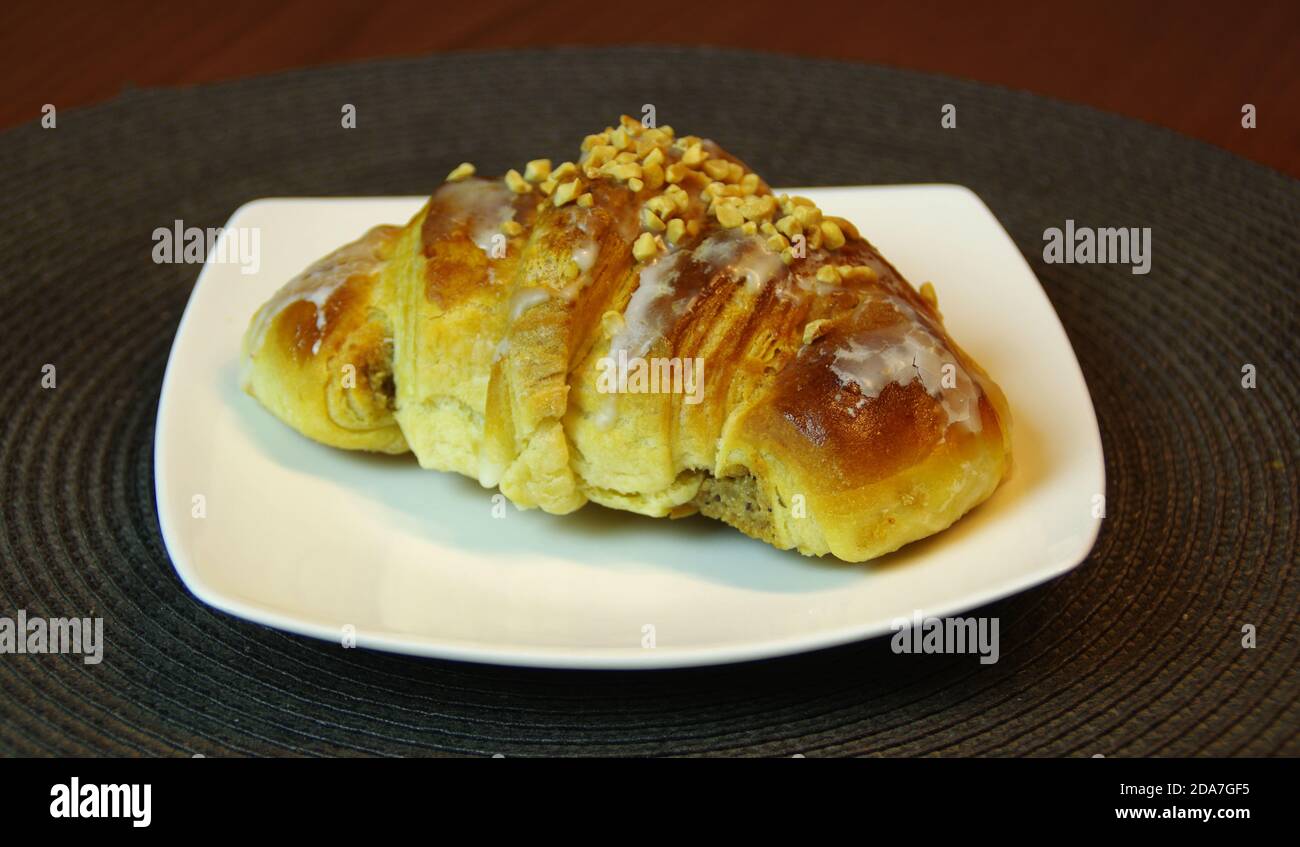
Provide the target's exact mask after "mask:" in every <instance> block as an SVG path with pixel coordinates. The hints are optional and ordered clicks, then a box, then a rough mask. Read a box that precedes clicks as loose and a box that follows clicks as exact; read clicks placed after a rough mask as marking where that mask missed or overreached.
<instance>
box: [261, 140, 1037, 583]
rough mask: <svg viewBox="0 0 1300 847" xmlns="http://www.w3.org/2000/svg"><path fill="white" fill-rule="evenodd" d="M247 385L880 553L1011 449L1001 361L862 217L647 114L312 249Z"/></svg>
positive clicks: (962, 500) (489, 471)
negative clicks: (776, 182) (314, 258)
mask: <svg viewBox="0 0 1300 847" xmlns="http://www.w3.org/2000/svg"><path fill="white" fill-rule="evenodd" d="M243 366H244V367H243V382H244V388H245V390H247V391H248V392H249V393H250V394H252V395H253V396H254V397H256V398H257V399H258V400H259V401H260V402H261V403H262V404H263V405H264V406H266V408H268V409H269V410H270V411H271V412H272V413H274V414H275V415H276V416H277V417H279V418H280V419H281V420H283V421H284V422H285V423H287V424H288V425H290V426H291V427H293V428H295V429H297V430H298V431H299V432H301V433H302V434H304V435H306V436H308V437H309V438H313V439H315V440H317V441H320V442H322V443H324V444H328V445H332V446H335V447H342V448H346V449H354V450H373V451H379V452H384V453H403V452H405V451H407V450H410V451H411V452H413V453H414V454H415V456H416V458H417V459H418V460H419V463H420V465H421V466H423V467H426V468H433V469H437V470H443V471H456V472H457V473H461V474H464V475H466V476H469V477H472V478H474V479H477V480H478V481H479V482H480V483H481V484H482V485H484V486H488V487H494V486H495V487H499V488H500V490H501V492H502V493H503V494H505V495H506V496H507V497H508V498H510V500H511V501H513V502H514V503H515V505H517V506H519V507H520V508H534V507H535V508H540V509H544V510H545V511H547V512H551V513H555V514H564V513H567V512H571V511H573V510H575V509H578V508H580V507H582V506H583V505H584V504H586V503H587V502H588V501H594V502H596V503H599V504H601V505H604V506H608V507H610V508H615V509H625V510H628V511H632V512H637V513H640V514H644V515H651V516H656V517H662V516H668V517H674V518H675V517H682V516H685V515H690V514H693V513H696V512H698V513H701V514H704V515H706V516H709V517H713V518H718V519H720V520H722V521H725V522H726V523H729V524H731V525H732V526H734V527H736V528H737V529H739V530H741V531H742V532H744V533H746V534H747V535H750V536H753V537H754V538H758V539H762V540H763V541H766V542H768V543H770V544H773V545H775V546H777V547H779V548H782V549H791V548H794V549H797V550H799V551H800V552H801V553H804V554H806V555H823V554H826V553H830V554H833V555H834V556H836V557H838V558H840V559H843V560H845V561H850V562H858V561H863V560H866V559H871V558H873V557H876V556H879V555H881V554H884V553H887V552H890V551H892V550H895V549H897V548H898V547H900V546H902V545H903V544H906V543H907V542H909V541H913V540H915V539H918V538H922V537H924V536H927V535H930V534H932V533H935V532H938V531H940V530H942V529H944V528H946V527H948V526H949V525H951V524H952V523H953V522H954V521H955V520H957V519H958V518H959V517H961V516H962V515H963V514H964V513H966V512H967V511H969V510H970V509H972V508H973V507H974V506H976V505H977V504H979V503H980V502H981V501H983V500H984V499H986V498H987V497H988V496H989V495H990V494H991V493H992V492H993V491H994V489H995V488H996V487H997V486H998V484H999V482H1000V481H1001V480H1002V479H1003V477H1004V476H1005V475H1006V473H1007V472H1008V470H1009V467H1010V460H1011V452H1010V449H1011V445H1010V428H1009V427H1010V414H1009V411H1008V409H1007V404H1006V400H1005V399H1004V397H1003V395H1002V392H1001V391H1000V390H999V389H998V387H997V385H995V384H994V383H993V381H992V380H991V379H990V378H989V377H988V375H987V374H986V373H985V372H984V371H983V370H982V369H981V368H980V367H979V366H978V365H977V364H975V362H974V361H973V360H972V359H971V358H970V357H969V356H968V355H966V354H965V353H964V352H963V351H962V350H961V349H960V348H959V347H958V346H957V345H956V344H955V343H953V341H952V340H951V339H950V338H949V337H948V335H947V333H946V332H945V331H944V328H943V324H942V321H941V318H940V314H939V311H938V308H937V302H936V299H935V296H934V292H933V288H932V287H931V286H929V284H928V283H927V284H926V285H925V286H923V287H922V290H921V292H920V293H918V292H917V291H916V290H914V289H913V288H912V287H911V286H910V285H909V284H908V283H907V282H906V281H905V280H904V279H903V278H902V277H901V276H900V275H899V274H898V272H897V271H896V270H895V269H894V268H893V267H892V266H891V265H890V264H889V263H888V262H886V261H885V260H884V259H883V258H882V257H881V256H880V254H879V253H878V252H877V251H876V250H875V248H873V247H872V246H871V245H870V244H869V243H868V242H867V241H866V240H865V239H863V238H862V237H861V236H860V235H859V234H858V232H857V230H856V229H855V228H854V227H853V225H852V224H850V223H849V222H848V221H846V220H843V219H841V218H836V217H830V216H827V215H823V214H822V213H821V211H820V210H819V209H818V208H817V207H816V206H815V205H814V204H813V203H812V202H810V201H808V200H806V199H804V198H800V197H787V196H785V195H780V196H777V195H774V194H773V193H772V191H771V190H770V189H769V188H768V186H767V185H766V184H765V183H764V182H763V181H762V180H761V179H760V178H759V177H758V176H757V175H756V174H754V173H753V172H752V171H750V170H749V169H748V168H747V167H746V166H745V165H744V164H743V163H742V162H740V161H739V160H737V159H736V158H735V157H733V156H731V155H730V154H728V153H727V152H726V151H724V150H723V149H722V148H720V147H719V146H718V145H716V144H714V143H713V142H711V141H707V140H703V139H700V138H695V137H692V136H682V137H678V136H676V135H675V134H674V132H673V130H672V129H671V128H670V127H667V126H664V127H657V128H654V127H651V128H646V127H643V126H642V125H641V123H639V122H638V121H636V120H634V119H632V118H629V117H626V116H625V117H624V118H622V119H621V120H620V122H619V124H618V126H617V127H614V128H610V129H606V130H605V131H604V132H601V133H598V134H595V135H590V136H587V138H586V139H585V140H584V141H583V143H582V153H581V156H580V157H579V158H578V159H577V161H575V162H564V163H563V164H561V165H559V166H558V167H554V168H552V167H551V163H550V161H549V160H546V159H538V160H535V161H532V162H529V163H528V164H527V167H526V168H525V170H524V172H523V173H522V174H521V173H519V172H518V171H515V170H511V171H508V172H507V173H506V175H505V177H504V179H492V180H488V179H482V178H479V177H476V176H474V169H473V167H472V166H471V165H468V164H465V165H461V166H460V167H458V168H456V170H454V171H452V173H451V174H450V175H449V176H448V178H447V181H446V182H445V183H444V184H443V185H442V186H440V187H439V188H438V189H437V190H436V191H435V192H434V193H433V195H432V196H431V197H430V198H429V201H428V202H427V203H426V204H425V205H424V207H423V208H422V209H421V210H420V211H419V213H417V214H416V215H415V217H414V218H412V219H411V220H410V222H408V223H407V224H406V225H405V226H403V227H396V226H379V227H376V228H375V229H372V230H370V231H369V232H368V233H366V234H365V235H363V236H362V237H361V238H360V239H359V240H357V241H355V242H353V243H351V244H348V245H346V246H344V247H341V248H340V249H338V250H337V251H335V252H334V253H331V254H330V255H329V256H326V257H325V258H323V259H321V260H320V261H318V262H316V263H315V264H314V265H312V266H311V267H309V268H307V270H305V271H304V272H303V273H302V274H301V275H299V276H298V277H297V278H295V279H294V280H292V281H290V282H289V283H288V284H287V285H286V286H285V287H284V288H283V289H282V290H281V291H280V292H279V293H277V294H276V295H275V296H274V297H273V298H272V299H271V300H270V301H269V302H268V303H266V304H265V305H264V306H263V307H262V308H261V309H260V310H259V311H258V312H257V314H256V315H254V316H253V319H252V322H251V324H250V326H249V328H248V330H247V332H246V334H245V337H244V344H243Z"/></svg>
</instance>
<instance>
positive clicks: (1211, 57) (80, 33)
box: [0, 0, 1300, 176]
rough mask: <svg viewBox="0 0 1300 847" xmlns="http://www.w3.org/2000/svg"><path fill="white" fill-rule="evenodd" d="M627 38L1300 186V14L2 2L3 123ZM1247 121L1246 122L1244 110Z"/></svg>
mask: <svg viewBox="0 0 1300 847" xmlns="http://www.w3.org/2000/svg"><path fill="white" fill-rule="evenodd" d="M635 42H656V43H678V44H715V45H720V46H730V47H747V48H754V49H762V50H778V51H783V52H789V53H797V54H804V55H812V56H822V57H829V58H839V59H853V60H858V61H863V62H873V63H879V64H885V65H894V66H898V67H905V68H912V69H918V70H925V71H933V72H938V73H943V74H949V75H953V76H958V77H966V78H970V79H975V80H980V81H982V82H991V83H997V84H1000V85H1005V86H1010V87H1013V88H1020V89H1025V90H1028V91H1032V92H1035V93H1038V94H1046V95H1049V96H1052V97H1058V98H1062V99H1065V100H1071V101H1075V102H1079V103H1086V104H1088V105H1091V106H1095V107H1097V108H1100V109H1105V110H1108V111H1112V112H1117V113H1119V114H1123V115H1128V116H1131V117H1135V118H1141V119H1143V120H1146V121H1150V122H1152V123H1155V124H1159V125H1162V126H1166V127H1169V128H1172V129H1175V130H1177V131H1179V132H1182V133H1185V134H1187V135H1190V136H1193V137H1195V138H1199V139H1202V140H1204V141H1208V142H1210V143H1212V144H1216V145H1218V146H1220V147H1223V148H1226V149H1228V150H1231V151H1232V152H1234V153H1237V154H1240V155H1242V156H1245V157H1247V158H1250V159H1254V160H1255V161H1257V162H1262V163H1264V164H1267V165H1270V166H1272V167H1274V168H1277V169H1279V170H1281V171H1284V172H1286V173H1288V174H1291V175H1292V176H1300V2H1297V0H1276V2H1235V3H1223V2H1170V1H1169V0H1164V1H1163V2H1147V3H1140V2H1132V0H1129V1H1128V2H1114V0H1094V2H1090V3H1086V4H1081V5H1075V4H1071V5H1070V6H1069V7H1066V6H1065V5H1064V4H1059V3H1041V2H1039V3H1018V2H1006V0H984V2H979V3H970V2H967V3H955V2H932V0H911V2H904V3H888V4H878V3H870V2H841V0H818V2H813V3H800V2H780V3H779V2H772V1H771V0H750V2H746V3H740V4H729V3H711V2H710V3H700V4H666V5H663V4H650V5H647V4H629V3H618V2H605V3H598V2H593V1H592V0H585V2H576V0H557V2H550V3H535V2H528V0H475V2H471V3H462V4H456V5H455V6H450V5H447V4H442V3H433V2H423V3H422V2H404V1H403V0H366V2H339V3H330V4H327V3H313V2H305V1H304V0H298V2H293V1H292V0H281V2H273V1H270V2H256V3H253V2H211V0H197V2H187V3H184V4H181V3H176V4H171V3H169V4H156V5H155V4H150V3H143V2H135V0H125V2H112V3H86V4H66V3H58V2H28V0H20V2H12V1H11V2H10V3H7V4H5V6H4V10H3V12H0V73H2V74H3V79H4V80H5V83H6V84H5V97H4V98H3V99H0V128H2V127H9V126H13V125H16V124H20V123H23V122H25V121H31V120H34V119H36V118H38V117H39V116H40V110H41V107H42V105H43V104H45V103H53V104H54V105H55V106H58V107H72V106H81V105H85V104H89V103H95V102H99V101H103V100H106V99H110V98H112V97H113V96H114V95H115V94H116V93H117V92H119V91H120V90H121V89H122V88H123V87H124V86H127V85H136V86H158V85H185V84H191V83H200V82H211V81H217V80H224V79H231V78H235V77H241V76H247V75H251V74H261V73H267V72H270V71H276V70H282V69H286V68H296V67H303V66H312V65H320V64H329V63H336V62H348V61H356V60H361V59H369V58H375V57H382V56H401V55H415V54H420V53H427V52H430V51H435V50H465V49H479V48H497V47H535V46H545V45H556V44H589V45H590V44H622V43H635ZM1246 103H1251V104H1254V105H1255V107H1256V109H1257V121H1258V126H1257V127H1256V128H1254V129H1246V128H1243V127H1242V122H1241V115H1242V107H1243V104H1246Z"/></svg>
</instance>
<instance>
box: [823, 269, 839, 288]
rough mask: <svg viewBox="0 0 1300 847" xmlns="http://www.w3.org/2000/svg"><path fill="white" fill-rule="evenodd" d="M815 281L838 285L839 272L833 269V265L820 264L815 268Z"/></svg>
mask: <svg viewBox="0 0 1300 847" xmlns="http://www.w3.org/2000/svg"><path fill="white" fill-rule="evenodd" d="M817 281H818V282H826V283H830V284H831V285H838V284H839V282H840V272H839V271H837V270H836V269H835V266H834V265H822V266H821V267H820V268H818V269H817Z"/></svg>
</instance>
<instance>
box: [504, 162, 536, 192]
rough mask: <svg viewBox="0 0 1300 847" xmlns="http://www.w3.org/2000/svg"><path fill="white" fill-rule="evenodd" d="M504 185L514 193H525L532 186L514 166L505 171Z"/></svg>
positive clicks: (531, 188) (530, 189)
mask: <svg viewBox="0 0 1300 847" xmlns="http://www.w3.org/2000/svg"><path fill="white" fill-rule="evenodd" d="M506 186H507V187H509V189H510V190H511V191H513V192H514V193H516V194H527V193H528V192H530V191H532V190H533V187H532V186H531V185H529V184H528V182H527V181H525V180H524V178H523V177H522V176H520V175H519V171H517V170H515V169H514V168H511V169H510V170H508V171H506Z"/></svg>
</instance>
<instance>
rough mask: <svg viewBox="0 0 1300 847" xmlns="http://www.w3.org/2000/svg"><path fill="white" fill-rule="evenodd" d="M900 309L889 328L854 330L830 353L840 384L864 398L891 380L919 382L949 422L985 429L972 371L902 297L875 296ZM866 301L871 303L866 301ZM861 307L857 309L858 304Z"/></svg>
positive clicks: (972, 429)
mask: <svg viewBox="0 0 1300 847" xmlns="http://www.w3.org/2000/svg"><path fill="white" fill-rule="evenodd" d="M876 296H877V297H879V298H881V299H884V300H885V301H887V302H888V303H889V305H890V306H892V307H893V309H894V311H895V312H897V313H898V316H899V319H898V320H897V321H896V322H894V323H892V324H889V325H888V326H883V327H879V328H877V329H873V330H868V331H865V332H859V333H856V334H854V335H853V336H852V337H850V338H849V339H848V343H847V344H846V345H845V346H844V347H841V348H839V349H838V350H836V351H835V353H834V358H833V361H832V363H831V372H832V373H833V374H835V376H836V377H838V378H839V380H840V382H841V383H842V384H844V385H850V384H852V385H855V386H857V388H858V390H859V391H860V392H861V394H862V397H863V398H864V400H863V401H862V402H860V403H859V404H858V408H860V407H861V406H862V405H865V400H866V399H868V398H872V397H877V396H879V395H880V392H881V391H883V390H884V388H885V386H886V385H889V384H890V383H898V384H899V385H908V384H910V383H911V382H912V381H914V380H920V382H921V386H922V387H923V388H924V389H925V391H926V393H927V394H929V395H930V396H931V397H933V398H935V399H936V400H938V401H939V402H940V404H941V405H942V406H943V410H944V413H945V414H946V415H947V416H948V423H949V425H953V424H956V425H959V426H962V427H965V428H966V429H968V430H970V431H972V432H979V431H980V430H981V429H982V428H983V421H982V420H981V419H980V413H979V391H978V389H977V388H976V386H975V383H974V381H973V380H971V378H970V375H969V374H968V373H966V371H965V369H964V368H963V367H962V366H961V364H960V363H959V362H958V361H957V360H956V358H955V357H953V356H952V355H951V354H950V353H949V352H948V351H947V349H946V348H945V347H944V346H943V344H942V343H941V342H940V341H939V338H938V337H937V336H936V335H935V334H934V333H933V332H931V331H930V329H929V328H928V327H927V326H926V324H925V323H924V322H923V321H922V319H921V318H920V316H919V315H918V314H917V313H916V311H915V310H914V309H913V308H912V307H911V306H910V305H908V304H907V303H906V302H905V301H904V300H902V299H901V298H898V297H895V296H893V295H884V294H882V295H876ZM868 302H870V301H868ZM860 308H861V307H860ZM948 364H951V365H952V366H953V369H952V371H951V372H950V374H951V379H950V380H949V381H950V382H951V383H953V385H952V387H945V385H944V376H945V374H944V366H945V365H948Z"/></svg>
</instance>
